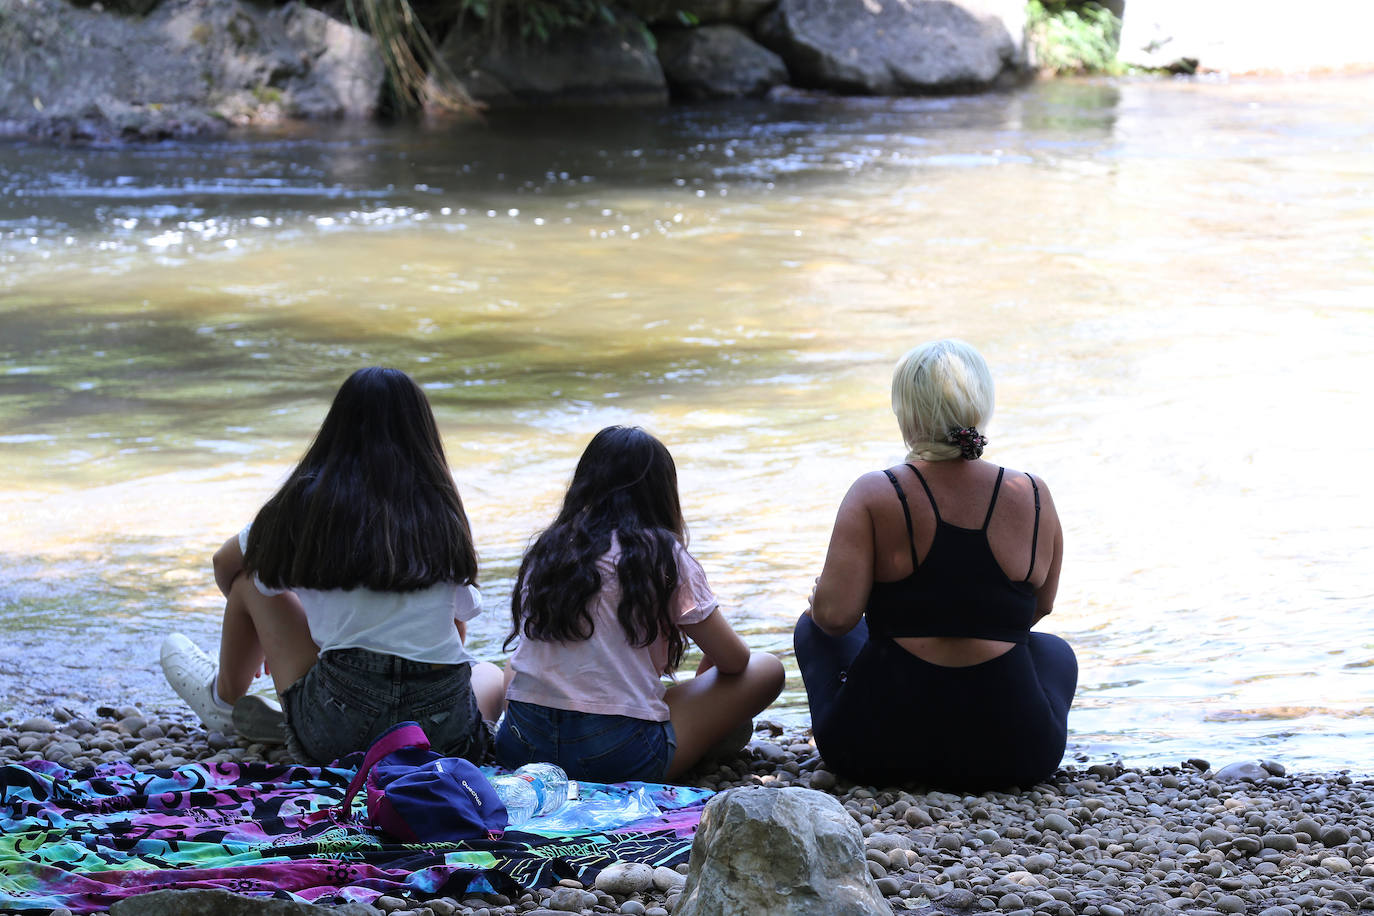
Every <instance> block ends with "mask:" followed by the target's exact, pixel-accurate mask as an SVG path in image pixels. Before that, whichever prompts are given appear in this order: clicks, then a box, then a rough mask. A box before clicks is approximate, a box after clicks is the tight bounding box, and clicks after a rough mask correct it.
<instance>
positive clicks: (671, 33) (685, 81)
mask: <svg viewBox="0 0 1374 916" xmlns="http://www.w3.org/2000/svg"><path fill="white" fill-rule="evenodd" d="M658 59H659V62H660V63H661V64H663V72H664V74H665V75H666V76H667V77H668V85H669V86H670V87H671V88H672V90H673V94H674V95H677V96H681V97H682V98H686V99H694V100H695V99H724V98H737V97H739V96H761V95H764V94H765V93H767V92H768V90H769V89H772V88H773V87H774V86H779V85H782V84H784V83H786V82H787V65H786V64H784V63H783V62H782V58H781V57H779V56H778V55H776V54H774V53H773V52H772V51H770V50H768V49H767V48H765V47H763V46H762V45H760V44H758V43H757V42H755V41H754V40H753V39H752V38H750V37H749V33H747V32H745V31H744V30H743V29H741V28H740V27H739V26H733V25H706V26H702V27H701V28H699V29H666V30H664V31H661V32H659V33H658Z"/></svg>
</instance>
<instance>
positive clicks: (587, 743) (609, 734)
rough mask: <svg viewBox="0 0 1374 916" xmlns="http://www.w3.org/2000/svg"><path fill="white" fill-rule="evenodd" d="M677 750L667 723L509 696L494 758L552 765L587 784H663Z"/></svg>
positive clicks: (503, 763)
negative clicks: (577, 710) (632, 780)
mask: <svg viewBox="0 0 1374 916" xmlns="http://www.w3.org/2000/svg"><path fill="white" fill-rule="evenodd" d="M676 750H677V736H676V734H674V732H673V723H671V722H650V721H648V720H646V719H632V718H630V717H629V716H606V715H598V714H597V713H590V712H574V711H572V710H567V709H552V708H550V707H548V706H538V705H536V704H534V703H521V702H518V701H516V700H512V701H511V702H510V703H509V704H508V705H507V707H506V717H505V718H504V719H502V720H501V726H500V728H498V729H497V730H496V762H497V763H499V764H500V765H501V766H503V767H518V766H520V765H521V764H524V763H531V762H534V761H539V762H544V763H556V764H558V765H559V766H561V767H562V768H563V769H564V770H566V771H567V773H568V775H569V776H571V777H572V778H573V779H585V780H587V781H588V782H623V781H625V780H627V779H637V780H640V781H642V782H662V781H663V777H664V774H666V773H667V772H668V765H669V764H670V763H672V762H673V752H674V751H676Z"/></svg>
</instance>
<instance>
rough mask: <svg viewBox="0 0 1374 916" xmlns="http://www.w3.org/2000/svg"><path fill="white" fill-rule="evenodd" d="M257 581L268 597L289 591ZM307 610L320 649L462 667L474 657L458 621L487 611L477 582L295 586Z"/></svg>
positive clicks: (243, 545) (244, 540)
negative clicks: (393, 587)
mask: <svg viewBox="0 0 1374 916" xmlns="http://www.w3.org/2000/svg"><path fill="white" fill-rule="evenodd" d="M250 527H252V526H251V525H249V526H246V527H245V528H244V529H243V530H242V531H240V532H239V549H240V550H241V551H242V552H243V553H247V552H248V528H250ZM253 585H254V586H256V587H257V590H258V591H260V592H262V593H263V594H264V595H280V594H281V593H282V592H283V591H287V589H277V588H268V587H266V586H265V585H263V584H262V580H260V579H259V578H258V577H257V576H256V575H254V576H253ZM290 591H291V593H292V594H294V595H295V596H296V597H297V598H299V599H300V602H301V607H303V608H305V619H306V621H307V622H308V623H309V625H310V638H311V639H313V640H314V641H315V645H317V646H319V647H320V651H321V652H328V651H329V650H330V649H367V650H369V651H371V652H379V653H381V654H383V655H396V656H399V657H400V658H408V659H410V660H411V661H417V662H428V663H430V664H435V665H460V664H464V663H471V662H473V661H475V659H474V658H473V656H472V654H471V653H470V652H468V650H467V648H466V647H464V645H463V641H462V640H461V639H459V638H458V628H457V627H456V626H455V625H454V621H456V620H471V619H472V618H474V617H476V616H477V615H478V614H480V613H481V612H482V593H481V592H479V591H478V590H477V586H475V585H459V584H457V583H454V582H441V583H438V584H437V585H432V586H430V587H429V588H422V589H419V590H418V591H413V592H377V591H373V590H371V589H367V588H355V589H351V590H348V591H345V590H343V589H328V590H325V591H320V590H317V589H311V588H293V589H290Z"/></svg>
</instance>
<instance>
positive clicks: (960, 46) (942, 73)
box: [754, 0, 1027, 95]
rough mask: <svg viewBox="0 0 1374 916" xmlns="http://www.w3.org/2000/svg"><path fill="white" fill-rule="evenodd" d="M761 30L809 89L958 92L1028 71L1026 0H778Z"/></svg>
mask: <svg viewBox="0 0 1374 916" xmlns="http://www.w3.org/2000/svg"><path fill="white" fill-rule="evenodd" d="M754 31H755V35H756V36H757V37H758V39H759V41H761V42H762V43H763V44H764V45H766V46H767V47H769V48H771V49H772V50H774V51H776V52H777V53H778V54H780V55H781V56H782V58H783V60H784V61H786V62H787V69H788V70H789V71H790V72H791V74H792V81H793V83H794V84H795V85H798V86H801V87H804V88H810V89H827V90H830V91H833V92H845V93H856V94H867V95H906V94H915V93H926V92H960V91H970V90H978V89H986V88H989V87H993V86H998V85H1003V84H1008V83H1011V82H1015V81H1018V80H1020V79H1022V78H1023V77H1024V76H1025V75H1026V74H1027V66H1026V54H1025V4H1024V3H1023V2H1020V0H779V2H778V5H777V6H776V7H774V8H773V10H772V11H771V12H769V13H767V14H766V15H765V16H764V17H763V18H762V19H760V20H759V22H758V23H757V25H756V26H755V30H754Z"/></svg>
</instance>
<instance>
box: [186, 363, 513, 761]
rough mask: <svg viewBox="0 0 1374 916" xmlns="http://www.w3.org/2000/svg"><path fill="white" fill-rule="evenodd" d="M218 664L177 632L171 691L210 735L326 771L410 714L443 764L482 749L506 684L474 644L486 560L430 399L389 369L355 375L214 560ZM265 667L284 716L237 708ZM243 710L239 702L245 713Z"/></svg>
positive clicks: (251, 705) (258, 700)
mask: <svg viewBox="0 0 1374 916" xmlns="http://www.w3.org/2000/svg"><path fill="white" fill-rule="evenodd" d="M214 568H215V582H216V584H218V585H219V588H220V590H221V591H222V592H223V593H224V595H225V598H226V599H227V601H226V604H225V610H224V625H223V629H222V631H221V633H220V649H219V664H218V665H216V664H215V663H214V662H213V661H211V659H210V658H209V657H208V656H206V655H205V654H204V653H203V652H201V651H200V649H198V648H197V647H196V646H195V644H194V643H192V642H191V641H190V640H189V639H187V638H186V637H185V636H182V635H181V634H179V633H173V634H171V635H169V636H168V637H167V638H166V640H164V642H163V644H162V668H163V671H164V672H165V673H166V675H167V680H168V681H169V682H170V683H171V685H172V687H173V688H174V689H175V690H176V691H177V693H178V694H179V695H180V696H181V697H182V698H183V699H184V700H186V702H187V703H188V704H190V706H191V708H192V709H193V710H195V712H196V714H197V715H199V716H200V718H201V720H202V721H203V722H204V723H205V725H206V727H207V728H209V729H211V730H217V731H220V732H223V733H225V734H232V733H235V732H238V733H239V734H241V735H242V736H243V737H246V738H248V739H249V740H270V739H271V738H272V737H273V734H274V733H279V732H280V730H281V728H282V720H283V717H284V729H285V736H284V737H285V739H286V743H287V746H288V748H289V749H290V750H291V751H292V752H293V754H294V756H296V757H297V759H299V760H302V761H304V762H313V763H328V762H330V761H332V760H335V759H336V758H338V757H341V756H343V755H345V754H348V753H350V752H352V751H357V750H364V749H366V748H367V746H368V745H369V744H370V743H371V742H372V739H373V738H374V737H375V736H376V735H378V734H380V733H381V732H383V731H385V730H386V729H387V728H388V727H390V726H391V725H394V724H395V723H396V722H399V721H404V720H407V719H414V720H416V721H418V722H420V724H421V725H422V726H423V727H424V729H425V732H426V734H427V735H428V736H429V738H430V741H431V742H432V743H433V745H434V747H435V748H436V749H438V750H442V751H443V752H444V753H446V754H452V755H459V756H464V757H468V758H470V759H474V760H480V759H482V758H483V757H485V756H487V755H488V753H489V751H490V737H489V732H488V730H487V728H486V727H485V726H484V724H483V719H484V718H485V719H487V720H490V721H494V720H495V719H496V717H497V716H498V715H499V714H500V709H501V702H502V697H501V688H502V683H501V673H500V671H499V669H497V668H496V666H495V665H492V664H490V663H488V662H482V663H478V662H476V660H475V659H474V658H473V657H472V655H471V654H470V653H469V652H468V650H467V649H466V648H465V647H464V640H465V639H466V636H467V628H466V622H467V621H468V620H471V619H472V618H473V617H475V616H476V615H477V614H478V613H479V612H480V610H481V596H480V593H479V592H478V591H477V553H476V551H475V549H474V548H473V544H472V533H471V530H470V528H469V526H468V518H467V514H466V512H464V510H463V501H462V499H461V498H460V497H459V495H458V488H457V487H456V486H455V485H454V482H453V476H452V474H451V473H450V471H449V467H448V462H447V460H446V459H445V457H444V447H443V443H442V442H441V440H440V438H439V429H438V426H437V424H436V423H435V421H434V414H433V412H432V411H431V410H430V406H429V401H428V400H427V399H426V397H425V394H424V392H423V391H421V390H420V387H419V386H418V385H416V384H415V382H414V381H413V380H412V379H411V378H410V376H408V375H406V374H405V373H404V372H401V371H399V370H397V369H383V368H375V367H374V368H367V369H359V370H358V371H357V372H354V373H353V374H352V375H351V376H349V378H348V379H347V381H345V382H344V383H343V386H342V387H341V388H340V389H339V391H338V393H337V394H336V395H335V397H334V402H333V404H332V405H331V406H330V408H329V413H328V414H327V415H326V416H325V418H324V423H323V424H322V425H321V427H320V431H319V433H317V434H316V436H315V441H314V442H313V443H311V445H310V448H309V449H308V450H307V451H306V453H305V457H303V458H302V459H301V461H300V463H299V464H297V465H296V467H295V468H294V469H293V470H292V471H291V473H290V475H289V476H288V477H287V479H286V482H285V483H284V484H282V486H281V489H279V490H278V491H277V493H276V494H275V495H274V496H273V497H272V498H271V499H269V500H268V501H267V503H266V505H264V506H263V507H262V509H260V510H259V511H258V514H257V517H256V518H254V520H253V522H252V524H251V525H250V526H249V527H247V528H245V529H244V530H243V531H241V532H239V534H237V535H235V536H234V537H231V538H229V540H228V541H226V542H225V544H224V546H223V547H221V548H220V549H219V551H218V552H216V554H215V558H214ZM264 666H265V667H266V668H267V670H268V671H269V672H270V674H271V676H272V680H273V683H274V684H275V686H276V689H277V694H278V695H279V696H280V698H281V710H280V713H278V712H277V710H276V709H275V708H273V707H274V704H271V703H270V701H267V700H265V699H264V698H262V697H259V696H257V695H249V696H245V694H246V693H247V690H248V688H249V686H250V685H251V683H252V680H253V677H254V675H255V673H256V672H258V671H260V670H262V668H263V667H264ZM236 701H238V702H237V703H236Z"/></svg>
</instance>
